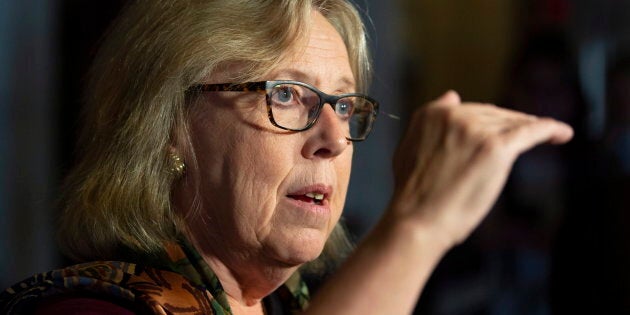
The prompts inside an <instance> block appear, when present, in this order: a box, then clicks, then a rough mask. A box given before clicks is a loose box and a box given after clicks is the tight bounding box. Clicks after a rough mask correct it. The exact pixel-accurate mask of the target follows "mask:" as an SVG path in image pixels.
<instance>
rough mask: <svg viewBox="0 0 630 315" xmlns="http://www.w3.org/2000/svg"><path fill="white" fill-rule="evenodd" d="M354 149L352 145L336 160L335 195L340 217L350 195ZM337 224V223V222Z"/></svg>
mask: <svg viewBox="0 0 630 315" xmlns="http://www.w3.org/2000/svg"><path fill="white" fill-rule="evenodd" d="M352 154H353V147H352V145H350V146H349V147H348V148H347V149H346V150H345V151H344V152H343V153H342V154H341V155H340V156H338V157H337V159H336V160H335V171H336V173H337V188H336V191H337V192H338V193H335V204H337V205H338V207H339V209H338V212H339V214H338V216H340V215H341V212H342V211H343V207H344V204H345V201H346V195H347V193H348V184H349V182H350V172H351V169H352ZM335 223H336V222H335Z"/></svg>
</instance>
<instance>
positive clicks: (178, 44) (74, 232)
mask: <svg viewBox="0 0 630 315" xmlns="http://www.w3.org/2000/svg"><path fill="white" fill-rule="evenodd" d="M313 8H315V9H316V10H318V11H319V12H321V13H322V14H323V15H324V16H325V17H326V18H327V19H328V20H329V21H330V22H331V24H332V25H333V26H334V27H335V28H336V30H337V31H338V32H339V33H340V34H341V36H342V38H343V40H344V42H345V44H346V46H347V49H348V54H349V58H350V63H351V68H352V71H353V73H354V75H355V78H356V79H357V85H358V86H357V88H358V89H359V90H365V89H366V87H367V86H368V83H369V81H370V73H371V69H370V64H371V63H370V56H369V53H368V49H367V43H366V34H365V30H364V25H363V23H362V21H361V18H360V16H359V14H358V12H357V10H356V9H355V7H354V6H353V5H352V4H351V3H350V2H348V1H346V0H312V1H294V0H274V1H271V0H248V1H245V0H214V1H208V0H136V1H133V2H132V3H130V4H129V5H128V6H127V7H126V8H125V9H124V10H123V12H122V14H121V15H120V17H119V18H118V19H117V20H116V21H115V22H114V24H113V25H112V26H111V28H110V29H109V31H108V33H107V35H106V37H105V38H104V41H103V43H102V46H101V47H100V50H99V51H98V53H97V55H96V58H95V61H94V64H93V67H92V69H91V72H90V80H89V82H88V86H87V89H86V90H87V94H86V104H85V108H84V117H83V118H84V127H83V129H82V132H81V134H80V138H79V144H78V146H79V152H78V153H79V160H78V163H77V165H76V166H75V168H74V169H73V170H72V171H71V173H70V174H69V175H68V177H67V179H66V182H65V185H64V187H63V191H62V195H61V200H60V206H61V208H62V215H61V218H60V229H59V232H58V239H59V243H60V246H61V248H62V250H63V251H64V253H65V254H66V255H68V257H70V258H72V259H74V260H77V261H89V260H95V259H119V258H124V257H121V254H120V252H121V249H125V250H126V251H128V250H130V251H132V252H137V253H156V252H157V251H161V250H162V247H163V244H164V242H168V241H174V240H175V239H176V238H177V237H178V235H179V234H181V233H182V231H184V229H185V226H184V223H183V222H184V220H183V217H182V215H189V214H190V213H188V214H182V213H178V211H175V209H173V207H172V204H171V192H172V189H173V185H174V184H175V183H176V180H177V179H176V178H175V176H174V175H173V174H172V173H171V172H169V171H168V169H169V167H170V161H169V157H168V155H169V148H170V147H171V146H175V147H177V148H178V149H182V150H184V151H185V152H184V155H186V156H190V155H191V154H192V155H193V156H194V152H191V151H192V149H191V146H190V138H189V137H190V136H189V132H188V116H187V115H188V111H187V106H186V104H187V101H186V97H185V94H186V93H185V92H186V90H187V89H188V87H190V86H192V85H194V84H197V83H201V82H202V80H203V79H204V78H208V77H210V76H211V75H212V74H213V73H215V72H217V71H220V70H221V67H224V66H226V65H228V64H230V63H233V62H238V63H239V64H244V65H246V67H245V71H242V72H240V73H237V74H235V77H234V78H232V79H233V80H235V81H238V80H242V81H247V80H249V79H254V78H257V77H260V76H262V75H263V74H264V73H265V72H267V71H268V70H269V69H273V68H274V66H276V65H277V64H278V62H279V61H280V60H281V57H282V54H283V53H286V52H287V51H288V49H289V48H290V47H291V46H292V45H294V43H295V40H297V39H300V38H302V36H303V35H304V34H305V33H306V32H308V27H309V24H308V21H309V20H310V12H311V10H312V9H313ZM193 159H194V157H193ZM193 163H194V161H193ZM349 248H350V242H349V241H348V239H347V237H346V236H345V233H344V231H343V229H342V228H341V227H340V226H339V224H338V226H337V227H335V229H334V231H333V233H332V235H331V237H330V238H329V240H328V242H327V244H326V247H325V249H324V253H323V255H321V256H322V257H321V259H318V260H319V263H317V262H316V263H314V264H312V266H313V268H319V267H322V266H323V265H322V262H324V263H323V264H324V265H330V262H331V261H336V260H338V258H339V257H340V256H343V254H344V253H347V249H349ZM326 261H327V262H326ZM318 266H319V267H318Z"/></svg>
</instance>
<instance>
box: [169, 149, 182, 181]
mask: <svg viewBox="0 0 630 315" xmlns="http://www.w3.org/2000/svg"><path fill="white" fill-rule="evenodd" d="M170 157H171V168H170V169H169V171H170V172H171V173H172V174H173V175H175V176H176V177H182V176H184V174H185V173H186V164H184V161H182V159H181V158H180V157H179V155H177V154H175V153H171V155H170Z"/></svg>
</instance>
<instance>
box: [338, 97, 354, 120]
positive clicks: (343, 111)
mask: <svg viewBox="0 0 630 315" xmlns="http://www.w3.org/2000/svg"><path fill="white" fill-rule="evenodd" d="M353 109H354V103H353V101H352V99H350V98H342V99H340V100H339V101H337V104H336V105H335V112H336V113H337V115H339V116H342V117H346V116H350V115H351V114H352V111H353Z"/></svg>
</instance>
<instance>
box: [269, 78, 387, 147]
mask: <svg viewBox="0 0 630 315" xmlns="http://www.w3.org/2000/svg"><path fill="white" fill-rule="evenodd" d="M321 102H322V100H321V99H320V96H319V95H318V93H317V92H315V91H313V90H312V89H310V88H308V87H306V86H302V85H299V84H291V83H283V84H278V85H275V86H274V87H273V88H272V90H271V93H270V106H271V114H272V116H273V119H274V121H275V123H276V124H278V125H279V126H281V127H283V128H287V129H291V130H303V129H305V128H307V127H309V126H310V125H311V124H312V123H313V121H315V120H316V119H317V117H318V116H319V113H320V111H321V110H322V106H320V103H321ZM374 107H375V105H374V103H373V102H371V101H370V100H368V99H366V98H364V97H361V96H348V97H343V98H340V99H339V100H338V101H337V102H336V104H333V108H334V109H335V112H336V114H337V116H338V117H339V119H340V121H341V122H343V123H344V124H343V126H344V127H345V128H346V137H348V138H349V139H364V138H365V137H366V136H367V133H368V132H369V130H370V124H371V122H372V120H373V119H372V115H373V114H374Z"/></svg>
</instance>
